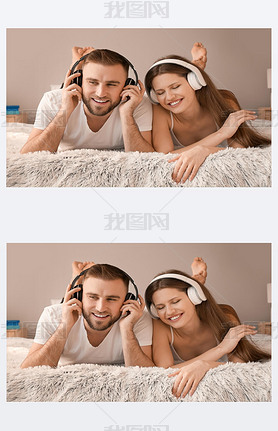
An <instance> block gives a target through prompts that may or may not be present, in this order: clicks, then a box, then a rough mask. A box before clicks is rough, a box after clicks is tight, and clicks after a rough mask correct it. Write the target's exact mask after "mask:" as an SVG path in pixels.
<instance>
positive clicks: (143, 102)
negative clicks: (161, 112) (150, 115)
mask: <svg viewBox="0 0 278 431" xmlns="http://www.w3.org/2000/svg"><path fill="white" fill-rule="evenodd" d="M139 106H144V107H146V108H148V109H149V108H151V109H152V103H151V101H150V99H149V98H148V96H147V94H146V93H144V96H143V99H142V100H141V103H140V105H139Z"/></svg>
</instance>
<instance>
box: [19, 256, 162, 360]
mask: <svg viewBox="0 0 278 431" xmlns="http://www.w3.org/2000/svg"><path fill="white" fill-rule="evenodd" d="M91 265H93V266H91ZM88 267H89V268H90V269H88V271H87V272H86V273H85V275H84V276H83V277H84V280H83V281H81V282H83V296H82V302H81V301H80V300H78V299H76V298H73V296H72V295H73V294H74V293H75V292H79V291H80V290H81V288H80V287H78V286H76V287H74V288H73V289H72V290H71V284H70V285H68V287H67V289H66V293H65V297H64V302H63V303H62V304H56V305H52V306H49V307H46V308H45V309H44V311H43V313H42V315H41V317H40V319H39V322H38V325H37V331H36V336H35V339H34V343H33V345H32V347H31V349H30V351H29V353H28V355H27V357H26V359H25V360H24V361H23V363H22V364H21V367H22V368H27V367H34V366H38V365H49V366H51V367H56V366H57V365H58V363H59V365H67V364H75V363H94V364H96V363H97V364H123V363H124V364H125V366H135V365H138V366H141V367H151V366H153V365H154V364H153V362H152V359H151V358H152V355H151V344H152V322H151V318H150V316H149V315H148V313H147V312H146V311H144V301H143V298H142V297H141V296H140V295H139V296H138V298H139V300H140V302H138V301H136V300H132V299H129V300H126V301H125V296H126V294H127V291H128V284H129V281H130V280H129V278H128V277H127V275H126V274H125V273H124V272H123V271H122V270H120V269H119V268H117V267H114V266H112V265H107V264H96V265H94V264H93V263H89V264H88V263H87V262H86V263H81V262H74V263H73V279H74V278H75V277H76V275H78V274H79V273H80V271H82V270H83V269H87V268H88ZM78 283H80V279H79V280H78Z"/></svg>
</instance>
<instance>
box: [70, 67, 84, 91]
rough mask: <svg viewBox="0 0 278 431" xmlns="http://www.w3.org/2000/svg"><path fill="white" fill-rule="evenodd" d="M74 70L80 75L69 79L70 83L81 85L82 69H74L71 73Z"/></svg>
mask: <svg viewBox="0 0 278 431" xmlns="http://www.w3.org/2000/svg"><path fill="white" fill-rule="evenodd" d="M76 72H78V73H80V76H77V77H76V78H74V79H73V80H72V81H71V83H72V84H77V85H79V87H82V81H83V79H82V78H83V73H82V69H79V70H75V71H74V72H73V73H76Z"/></svg>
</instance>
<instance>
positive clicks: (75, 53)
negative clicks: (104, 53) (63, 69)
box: [71, 46, 95, 69]
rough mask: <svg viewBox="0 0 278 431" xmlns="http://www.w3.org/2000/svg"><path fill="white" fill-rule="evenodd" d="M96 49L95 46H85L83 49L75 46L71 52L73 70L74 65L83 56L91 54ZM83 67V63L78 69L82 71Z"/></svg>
mask: <svg viewBox="0 0 278 431" xmlns="http://www.w3.org/2000/svg"><path fill="white" fill-rule="evenodd" d="M94 50H95V48H94V47H93V46H85V47H83V48H82V47H81V46H73V47H72V50H71V56H72V58H71V61H72V63H71V68H72V66H73V65H74V63H76V62H77V61H78V60H79V59H80V58H81V57H83V55H86V54H90V52H92V51H94ZM82 65H83V61H81V62H80V63H79V64H78V69H82Z"/></svg>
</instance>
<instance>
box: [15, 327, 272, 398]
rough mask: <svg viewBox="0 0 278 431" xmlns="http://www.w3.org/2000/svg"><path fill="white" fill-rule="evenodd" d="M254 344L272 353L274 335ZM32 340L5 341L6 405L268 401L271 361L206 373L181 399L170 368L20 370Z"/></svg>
mask: <svg viewBox="0 0 278 431" xmlns="http://www.w3.org/2000/svg"><path fill="white" fill-rule="evenodd" d="M253 341H254V342H255V343H256V344H257V345H258V346H260V347H262V348H264V349H267V350H269V351H270V349H271V336H269V335H264V334H257V335H255V336H254V337H253ZM31 344H32V340H30V339H27V338H8V339H7V401H8V402H53V401H55V402H115V401H116V402H145V401H149V402H178V401H183V402H248V401H249V402H270V401H271V361H266V362H264V363H259V362H257V363H255V362H249V363H247V364H240V363H238V364H234V363H227V364H225V365H220V366H219V367H217V368H214V369H212V370H210V371H208V372H207V374H206V375H205V376H204V378H203V379H202V381H201V382H200V384H199V386H198V388H197V390H196V392H195V393H194V395H193V396H191V397H190V396H189V395H187V396H186V397H185V398H182V399H177V398H175V397H174V396H173V395H172V392H171V388H172V384H173V381H174V378H169V377H168V376H167V375H168V374H169V371H170V369H168V370H165V369H163V368H140V367H124V366H113V365H95V364H76V365H67V366H60V367H57V368H51V367H48V366H41V367H34V368H26V369H20V367H19V365H20V363H21V362H22V361H23V359H24V358H25V356H26V355H27V353H28V350H29V348H30V346H31Z"/></svg>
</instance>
